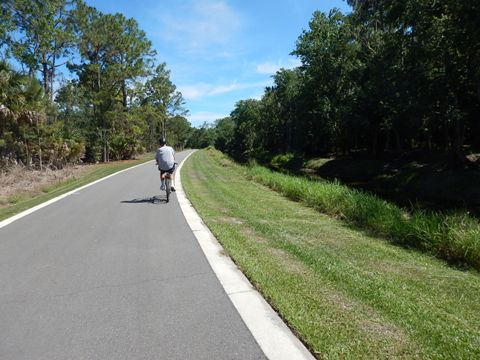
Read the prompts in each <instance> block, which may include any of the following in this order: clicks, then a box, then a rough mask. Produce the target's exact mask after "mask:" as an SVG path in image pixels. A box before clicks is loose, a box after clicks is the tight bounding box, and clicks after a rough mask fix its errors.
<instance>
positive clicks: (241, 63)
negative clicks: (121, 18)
mask: <svg viewBox="0 0 480 360" xmlns="http://www.w3.org/2000/svg"><path fill="white" fill-rule="evenodd" d="M87 3H88V4H89V5H91V6H94V7H96V8H97V9H98V10H100V11H103V12H108V13H114V12H121V13H123V14H124V15H125V16H127V17H133V18H135V19H136V20H137V21H138V23H139V24H140V27H141V28H142V29H143V30H144V31H145V32H146V33H147V36H148V38H149V39H150V40H151V41H152V43H153V46H154V48H155V49H156V51H157V53H158V55H157V58H158V61H159V62H166V63H167V68H168V69H169V70H170V71H171V79H172V81H173V82H174V84H175V85H176V86H177V88H178V89H179V90H180V91H181V92H182V94H183V96H184V98H185V100H186V107H187V109H188V110H189V112H190V113H189V116H188V119H189V121H190V123H191V124H192V125H193V126H200V125H201V124H203V123H204V122H205V121H206V122H209V123H211V122H213V121H214V120H216V119H218V118H222V117H225V116H228V115H229V114H230V112H231V111H232V110H233V108H234V105H235V103H236V102H237V101H239V100H242V99H247V98H260V96H261V95H262V94H263V90H264V88H265V87H266V86H269V85H271V84H272V78H271V77H272V75H273V74H275V72H276V71H277V70H278V69H279V68H280V67H284V68H291V67H294V66H297V65H299V63H298V60H297V59H296V58H294V57H292V56H290V55H289V54H290V52H292V50H293V49H294V48H295V42H296V40H297V38H298V36H299V35H300V34H301V32H302V30H304V29H307V28H308V22H309V20H310V19H311V16H312V14H313V12H314V11H315V10H321V11H325V12H328V11H329V10H330V9H332V8H334V7H337V8H339V9H341V10H342V11H344V12H347V11H348V10H349V6H348V5H347V4H346V2H345V1H343V0H330V1H327V0H316V1H314V0H280V1H273V0H267V1H264V0H255V1H254V0H243V1H242V0H237V1H233V0H183V1H179V0H87Z"/></svg>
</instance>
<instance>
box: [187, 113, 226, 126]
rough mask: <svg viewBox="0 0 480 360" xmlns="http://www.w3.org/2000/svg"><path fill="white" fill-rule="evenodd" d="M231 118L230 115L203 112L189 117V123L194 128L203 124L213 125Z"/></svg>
mask: <svg viewBox="0 0 480 360" xmlns="http://www.w3.org/2000/svg"><path fill="white" fill-rule="evenodd" d="M227 116H229V114H221V113H213V112H207V111H201V112H197V113H194V114H190V115H188V116H187V118H188V121H190V123H191V124H192V125H193V126H201V125H202V124H203V123H205V122H207V123H213V122H214V121H215V120H218V119H222V118H224V117H227Z"/></svg>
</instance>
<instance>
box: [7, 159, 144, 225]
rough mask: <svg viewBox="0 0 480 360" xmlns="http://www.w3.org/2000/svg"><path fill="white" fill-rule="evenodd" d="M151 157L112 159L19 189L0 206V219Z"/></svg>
mask: <svg viewBox="0 0 480 360" xmlns="http://www.w3.org/2000/svg"><path fill="white" fill-rule="evenodd" d="M152 159H153V155H152V154H145V155H142V156H139V158H138V159H135V160H125V161H113V162H110V163H106V164H97V165H95V166H92V167H91V168H90V169H89V170H87V171H86V172H83V173H82V174H80V175H78V176H73V177H71V178H69V179H67V180H63V181H60V182H55V183H52V184H50V185H48V186H43V187H42V188H39V189H36V190H33V191H32V190H31V189H25V190H24V191H19V192H18V193H15V194H12V195H11V196H10V197H9V199H8V203H7V205H6V206H4V207H2V208H0V221H1V220H4V219H6V218H9V217H11V216H13V215H15V214H18V213H20V212H22V211H24V210H27V209H29V208H32V207H34V206H36V205H38V204H41V203H43V202H45V201H48V200H50V199H53V198H54V197H57V196H59V195H62V194H64V193H66V192H69V191H71V190H73V189H76V188H78V187H80V186H83V185H86V184H88V183H91V182H93V181H95V180H98V179H101V178H103V177H105V176H108V175H111V174H113V173H115V172H118V171H121V170H124V169H127V168H129V167H132V166H135V165H138V164H141V163H144V162H146V161H150V160H152Z"/></svg>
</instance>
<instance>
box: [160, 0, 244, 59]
mask: <svg viewBox="0 0 480 360" xmlns="http://www.w3.org/2000/svg"><path fill="white" fill-rule="evenodd" d="M178 10H179V11H178V12H175V13H171V14H168V15H164V16H162V17H161V20H162V22H163V25H164V29H163V36H164V38H165V39H167V40H168V41H172V42H175V43H176V44H177V46H178V47H179V48H180V49H182V50H183V51H185V52H187V53H188V54H190V55H193V54H197V55H198V54H204V53H208V52H210V51H211V50H212V48H213V49H217V51H218V53H219V54H229V53H230V51H227V50H222V49H221V47H222V46H226V45H230V44H231V43H232V42H233V41H232V39H233V37H234V34H235V33H237V32H238V31H239V29H240V27H241V24H242V20H241V16H240V14H239V13H237V12H236V11H235V10H234V9H233V8H231V7H230V6H229V5H228V4H227V3H226V1H224V0H190V1H189V2H188V3H187V4H186V5H184V6H180V7H179V9H178ZM219 48H220V49H219ZM210 55H215V54H210Z"/></svg>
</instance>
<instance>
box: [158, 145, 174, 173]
mask: <svg viewBox="0 0 480 360" xmlns="http://www.w3.org/2000/svg"><path fill="white" fill-rule="evenodd" d="M174 155H175V150H173V148H172V147H171V146H167V145H164V146H162V147H159V148H158V149H157V154H156V155H155V158H156V159H157V164H158V167H159V168H160V170H170V169H171V168H173V165H175V158H174Z"/></svg>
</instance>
